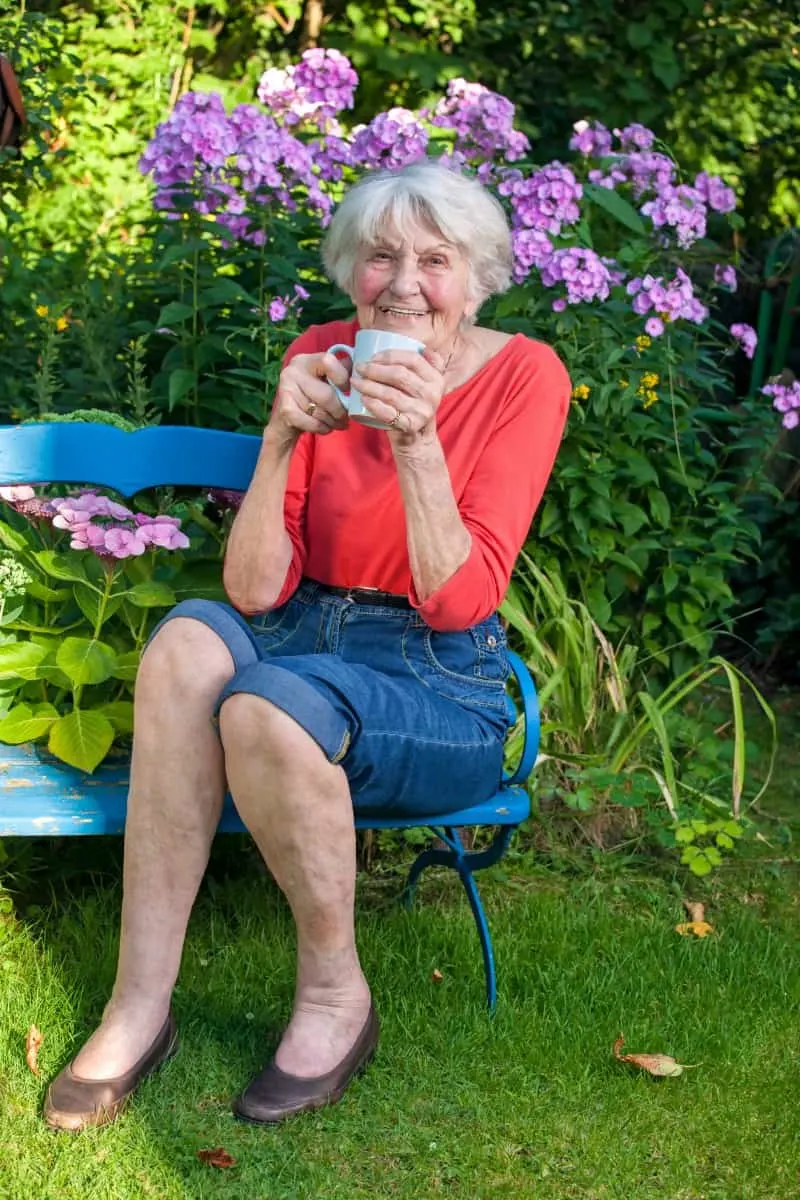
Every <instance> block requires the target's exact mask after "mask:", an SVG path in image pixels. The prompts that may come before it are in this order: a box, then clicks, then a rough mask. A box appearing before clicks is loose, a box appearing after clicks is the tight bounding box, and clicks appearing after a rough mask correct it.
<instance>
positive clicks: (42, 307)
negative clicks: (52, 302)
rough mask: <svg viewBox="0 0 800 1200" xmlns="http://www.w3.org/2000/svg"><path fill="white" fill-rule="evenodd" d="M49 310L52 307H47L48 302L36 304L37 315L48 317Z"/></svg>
mask: <svg viewBox="0 0 800 1200" xmlns="http://www.w3.org/2000/svg"><path fill="white" fill-rule="evenodd" d="M49 312H50V309H49V308H48V307H47V305H46V304H37V305H36V315H37V317H46V316H47V315H48V313H49Z"/></svg>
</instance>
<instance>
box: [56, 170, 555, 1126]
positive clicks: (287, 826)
mask: <svg viewBox="0 0 800 1200" xmlns="http://www.w3.org/2000/svg"><path fill="white" fill-rule="evenodd" d="M324 261H325V265H326V268H327V270H328V272H329V274H330V275H331V277H332V278H333V279H334V280H335V281H336V283H337V284H339V285H340V286H341V287H342V288H343V289H344V290H345V291H346V292H347V293H348V295H349V296H350V297H351V298H352V301H353V304H354V306H355V318H354V320H352V321H347V322H333V323H330V324H327V325H320V326H315V327H312V328H310V329H309V330H307V332H306V333H304V334H303V335H302V336H301V337H300V338H298V340H297V341H296V342H295V343H294V344H293V345H292V346H291V348H290V350H289V352H288V353H287V356H286V361H285V364H284V367H283V371H282V374H281V377H280V383H279V386H278V391H277V395H276V397H275V403H274V406H273V410H272V415H271V417H270V421H269V425H268V426H267V428H266V430H265V432H264V437H263V443H262V447H261V452H260V456H259V459H258V464H257V466H256V470H255V473H254V475H253V479H252V482H251V484H250V487H249V490H248V492H247V495H246V496H245V499H244V502H243V504H242V507H241V509H240V511H239V513H238V515H237V518H236V521H235V523H234V526H233V530H232V532H231V536H230V541H229V544H228V548H227V554H226V559H225V568H224V582H225V588H226V591H227V594H228V596H229V598H230V601H231V606H228V605H224V604H214V603H211V602H205V601H197V600H193V601H186V602H184V603H182V604H179V605H178V606H177V608H175V609H174V610H173V611H172V612H171V613H170V614H169V615H168V617H167V618H166V619H165V620H164V621H163V622H162V623H161V625H160V626H159V627H158V629H157V631H156V633H155V634H154V636H153V638H152V640H151V642H150V644H149V647H148V649H147V651H146V653H145V654H144V656H143V659H142V664H141V668H140V671H139V677H138V681H137V689H136V709H135V730H136V736H135V742H134V752H133V765H132V771H131V789H130V799H129V805H128V819H127V827H126V835H125V868H124V900H123V908H122V931H121V942H120V953H119V965H118V973H117V978H116V983H115V986H114V990H113V994H112V996H111V999H110V1001H109V1003H108V1005H107V1007H106V1010H105V1013H104V1016H103V1020H102V1023H101V1025H100V1027H99V1028H98V1029H97V1031H96V1032H95V1033H94V1034H93V1035H92V1037H91V1038H90V1039H89V1041H88V1042H87V1043H86V1045H85V1046H84V1047H83V1049H82V1050H81V1051H80V1053H79V1054H78V1056H77V1058H76V1059H75V1060H74V1061H73V1062H72V1063H71V1064H70V1065H69V1066H68V1067H67V1068H66V1069H65V1070H64V1071H63V1072H62V1073H61V1074H60V1075H59V1076H58V1078H57V1079H56V1080H55V1081H54V1083H53V1084H52V1086H51V1088H50V1090H49V1093H48V1096H47V1101H46V1105H45V1117H46V1120H47V1122H48V1123H49V1124H50V1125H52V1126H54V1127H57V1128H59V1129H71V1130H77V1129H82V1128H84V1127H85V1126H87V1125H99V1124H102V1123H104V1122H106V1121H109V1120H111V1119H113V1118H114V1117H115V1116H116V1114H117V1112H118V1111H119V1109H120V1107H121V1106H122V1105H123V1103H124V1102H125V1100H126V1099H127V1098H128V1097H129V1096H130V1095H131V1093H132V1092H133V1091H134V1089H135V1088H136V1086H137V1085H138V1083H139V1082H140V1081H141V1080H142V1079H143V1078H144V1077H145V1076H146V1075H148V1074H149V1073H150V1072H151V1071H153V1070H154V1069H155V1068H156V1067H157V1066H158V1065H159V1064H160V1063H162V1062H163V1061H164V1060H165V1059H167V1058H168V1057H169V1056H170V1055H171V1054H172V1053H173V1052H174V1051H175V1049H176V1045H177V1040H176V1031H175V1024H174V1021H173V1017H172V1015H171V1012H170V998H171V994H172V989H173V986H174V984H175V980H176V977H177V974H178V968H179V964H180V958H181V950H182V946H183V941H184V936H185V932H186V926H187V921H188V918H189V914H190V910H191V908H192V904H193V902H194V899H195V896H196V894H197V890H198V887H199V884H200V881H201V878H202V876H203V873H204V871H205V868H206V864H207V862H208V857H209V848H210V846H211V842H212V839H213V837H214V831H215V829H216V827H217V823H218V821H219V817H220V810H221V807H222V803H223V797H224V795H225V791H226V788H227V789H228V790H229V791H230V793H231V795H232V797H233V801H234V803H235V805H236V808H237V810H238V812H239V813H240V815H241V817H242V820H243V821H244V823H245V825H246V826H247V828H248V829H249V831H250V833H251V834H252V836H253V838H254V839H255V842H256V844H257V846H258V848H259V850H260V851H261V853H262V854H263V856H264V859H265V861H266V863H267V865H268V867H269V869H270V871H271V872H272V874H273V876H274V877H275V879H276V880H277V882H278V884H279V886H280V887H281V889H282V891H283V892H284V894H285V896H286V899H287V900H288V903H289V905H290V907H291V911H292V914H293V917H294V920H295V923H296V927H297V978H296V993H295V1001H294V1008H293V1011H292V1015H291V1019H290V1021H289V1024H288V1027H287V1028H286V1030H285V1032H284V1034H283V1037H282V1039H281V1041H280V1044H279V1046H278V1049H277V1051H276V1053H275V1055H274V1058H273V1059H272V1060H271V1061H270V1062H269V1063H268V1065H267V1066H266V1067H265V1069H264V1070H263V1071H262V1072H261V1074H260V1075H258V1076H257V1077H256V1078H255V1079H254V1080H253V1082H252V1083H251V1084H250V1085H249V1087H248V1088H247V1089H246V1090H245V1091H244V1092H243V1093H242V1094H241V1095H240V1096H239V1097H238V1098H237V1099H236V1101H235V1102H234V1111H235V1113H236V1115H237V1116H239V1117H241V1118H243V1119H245V1120H249V1121H254V1122H264V1123H276V1122H279V1121H282V1120H284V1119H285V1118H286V1117H289V1116H292V1115H294V1114H297V1113H300V1112H303V1111H305V1110H308V1109H313V1108H318V1107H320V1106H321V1105H324V1104H327V1103H331V1102H334V1101H336V1100H338V1099H339V1097H340V1096H341V1095H342V1093H343V1092H344V1090H345V1088H346V1087H347V1085H348V1084H349V1082H350V1081H351V1079H352V1078H353V1076H354V1075H356V1074H357V1072H358V1071H359V1070H360V1069H361V1068H363V1067H364V1066H365V1064H366V1063H367V1062H368V1061H369V1060H370V1058H371V1057H372V1055H373V1054H374V1052H375V1048H376V1045H377V1041H378V1022H377V1018H376V1016H375V1011H374V1009H373V1006H372V1000H371V996H370V989H369V984H368V983H367V980H366V979H365V977H364V974H363V972H362V969H361V965H360V963H359V958H358V953H357V950H356V941H355V931H354V890H355V873H356V865H355V834H354V823H353V812H354V809H355V810H356V811H357V812H369V813H372V814H376V813H380V814H385V815H390V814H393V813H403V814H414V813H415V812H417V811H419V812H430V811H437V812H443V811H447V810H450V811H454V810H455V809H457V808H461V807H464V806H466V805H468V804H475V803H478V802H480V801H481V800H484V799H486V798H488V797H489V796H490V795H491V794H492V793H493V792H494V791H495V790H496V788H497V785H498V781H499V778H500V774H501V769H502V758H503V739H504V735H505V733H506V729H507V718H506V709H505V703H504V685H505V680H506V676H507V670H508V668H507V661H506V656H505V639H504V634H503V630H502V627H501V625H500V623H499V622H498V620H497V617H496V615H495V610H496V608H497V606H498V604H499V603H500V601H501V600H502V598H503V595H504V592H505V590H506V587H507V585H508V581H509V577H510V574H511V570H512V567H513V564H514V559H515V556H516V555H517V553H518V551H519V549H520V546H521V545H522V543H523V541H524V539H525V536H526V534H527V532H528V528H529V526H530V522H531V517H532V515H533V513H534V510H535V509H536V506H537V504H538V502H539V499H540V497H541V495H542V492H543V490H544V487H545V484H546V482H547V478H548V476H549V473H550V470H551V467H552V464H553V460H554V457H555V454H556V450H557V448H558V444H559V441H560V438H561V434H562V430H563V425H564V421H565V417H566V413H567V408H568V403H569V390H570V389H569V380H568V377H567V374H566V371H565V370H564V367H563V366H562V364H561V363H560V361H559V359H558V358H557V357H556V355H555V354H554V353H553V352H552V350H550V349H548V347H547V346H544V345H542V344H541V343H538V342H535V341H531V340H529V339H528V338H527V337H525V336H523V335H522V334H516V335H514V336H509V335H508V334H505V333H500V332H498V331H495V330H492V329H486V328H483V327H481V326H480V325H477V324H476V323H475V318H476V315H477V312H478V309H479V308H480V306H481V304H482V302H483V301H484V300H485V299H486V298H487V297H488V296H490V295H491V294H493V293H496V292H500V291H502V290H503V289H505V288H506V287H507V286H508V284H509V281H510V272H511V239H510V234H509V229H508V225H507V223H506V219H505V216H504V214H503V211H502V208H501V207H500V205H499V204H498V203H497V202H496V201H495V200H494V199H493V198H492V197H491V195H490V194H489V193H488V192H487V191H486V190H485V189H484V188H483V187H482V186H481V185H480V184H479V183H477V182H476V181H475V180H473V179H469V178H467V177H465V176H462V175H459V174H457V173H455V172H452V171H450V170H447V169H445V168H444V167H442V166H441V165H438V164H436V163H431V162H424V163H417V164H414V165H413V166H410V167H406V168H404V169H402V170H399V171H383V172H382V171H378V172H374V173H373V174H370V175H369V176H367V177H366V178H365V179H364V180H362V181H361V182H360V183H359V184H357V185H356V186H355V187H354V188H352V189H351V190H350V191H349V192H348V194H347V195H346V196H345V198H344V200H343V201H342V203H341V205H340V207H339V209H338V210H337V213H336V215H335V216H334V219H333V222H332V224H331V226H330V230H329V232H328V235H327V239H326V242H325V247H324ZM359 329H361V330H364V329H377V330H390V331H393V332H395V333H402V334H405V335H407V336H408V337H410V338H414V339H416V340H417V341H418V342H420V343H423V344H424V352H423V353H418V352H416V351H412V350H408V349H402V350H398V349H394V350H389V351H384V352H382V353H380V354H378V355H376V356H375V357H374V358H373V359H372V361H370V362H368V363H366V364H361V365H359V366H358V367H357V368H356V371H355V373H354V374H353V377H352V385H353V386H354V387H356V388H357V389H358V391H359V392H360V393H361V396H362V400H363V403H364V406H365V408H366V409H367V410H368V411H369V413H371V414H372V416H373V418H375V419H377V420H378V421H379V422H382V423H383V424H384V425H385V426H388V428H387V429H380V428H375V427H370V426H367V425H365V424H362V423H358V422H357V421H356V420H354V419H349V418H348V416H347V413H346V412H345V410H344V409H343V407H342V405H341V404H340V402H339V400H338V399H337V395H336V392H335V390H334V387H333V386H332V384H334V385H338V386H339V387H340V388H346V387H347V386H348V382H349V374H350V372H349V364H347V365H346V364H344V363H343V362H342V361H341V359H339V358H338V357H336V355H334V354H331V353H329V352H328V351H329V348H330V347H331V346H333V345H334V344H335V343H341V342H345V343H352V340H353V336H354V334H355V332H356V331H357V330H359Z"/></svg>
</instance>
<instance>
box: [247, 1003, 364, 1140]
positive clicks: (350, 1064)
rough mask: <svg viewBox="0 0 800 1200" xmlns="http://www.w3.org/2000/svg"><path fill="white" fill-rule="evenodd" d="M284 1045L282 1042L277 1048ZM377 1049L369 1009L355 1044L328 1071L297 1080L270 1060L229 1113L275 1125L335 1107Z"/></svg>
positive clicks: (258, 1123) (298, 1077) (257, 1123)
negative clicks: (332, 1105) (300, 1115)
mask: <svg viewBox="0 0 800 1200" xmlns="http://www.w3.org/2000/svg"><path fill="white" fill-rule="evenodd" d="M292 1022H293V1023H294V1017H293V1018H292ZM315 1023H316V1022H315ZM298 1028H299V1026H298ZM287 1032H288V1031H287ZM284 1044H285V1039H284V1041H283V1042H281V1048H283V1047H284ZM377 1046H378V1018H377V1016H376V1015H375V1010H374V1008H372V1006H371V1005H370V1007H369V1010H368V1012H367V1017H366V1020H365V1021H364V1023H363V1025H362V1026H361V1029H360V1031H359V1033H358V1035H357V1037H356V1039H355V1041H354V1042H353V1044H352V1045H351V1046H350V1047H349V1049H348V1051H347V1053H346V1054H345V1055H344V1057H343V1058H341V1059H340V1060H339V1061H338V1062H337V1063H336V1064H335V1065H334V1066H333V1067H332V1068H331V1069H330V1070H328V1071H327V1072H325V1073H324V1074H321V1073H320V1072H319V1068H317V1070H316V1073H315V1075H314V1076H307V1075H306V1076H298V1075H293V1074H291V1073H289V1072H287V1071H285V1070H284V1069H282V1068H281V1067H280V1066H278V1065H277V1062H276V1059H273V1060H272V1062H270V1063H268V1064H267V1066H266V1067H265V1068H264V1070H263V1071H262V1072H261V1073H260V1075H257V1076H256V1078H255V1079H254V1080H253V1081H252V1082H251V1083H250V1085H249V1086H248V1087H247V1088H246V1089H245V1091H244V1092H243V1093H242V1094H241V1096H237V1098H236V1100H235V1101H234V1105H233V1111H234V1113H235V1115H236V1116H237V1117H239V1118H240V1119H241V1120H243V1121H250V1122H251V1123H253V1124H256V1125H278V1124H280V1123H281V1122H282V1121H285V1120H287V1118H289V1117H295V1116H298V1115H299V1114H300V1113H304V1112H310V1111H312V1110H314V1109H317V1108H323V1107H324V1106H325V1105H328V1104H336V1102H337V1101H338V1100H341V1098H342V1096H343V1095H344V1093H345V1091H346V1090H347V1087H348V1086H349V1084H350V1083H351V1082H352V1080H353V1079H354V1078H355V1077H356V1075H358V1074H360V1073H361V1071H363V1069H364V1068H365V1067H366V1066H367V1064H368V1063H369V1062H370V1061H371V1060H372V1058H373V1056H374V1054H375V1051H376V1049H377Z"/></svg>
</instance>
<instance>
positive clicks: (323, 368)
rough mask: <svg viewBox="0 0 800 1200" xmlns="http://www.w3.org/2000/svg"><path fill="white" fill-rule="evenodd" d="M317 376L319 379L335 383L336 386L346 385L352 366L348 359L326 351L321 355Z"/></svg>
mask: <svg viewBox="0 0 800 1200" xmlns="http://www.w3.org/2000/svg"><path fill="white" fill-rule="evenodd" d="M319 365H320V371H319V377H320V378H321V379H329V380H330V381H331V383H335V384H336V386H337V387H340V388H345V387H347V384H348V381H349V379H350V374H351V371H352V366H351V363H350V360H349V359H346V358H337V356H336V355H335V354H328V353H327V352H326V353H325V354H323V355H322V356H321V361H320V364H319Z"/></svg>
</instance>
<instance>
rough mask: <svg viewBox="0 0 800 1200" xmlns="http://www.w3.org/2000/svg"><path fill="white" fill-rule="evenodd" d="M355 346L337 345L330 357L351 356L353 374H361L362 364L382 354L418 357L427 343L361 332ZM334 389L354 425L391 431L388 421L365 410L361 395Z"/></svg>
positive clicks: (372, 331)
mask: <svg viewBox="0 0 800 1200" xmlns="http://www.w3.org/2000/svg"><path fill="white" fill-rule="evenodd" d="M355 342H356V344H355V346H345V345H344V343H337V344H336V345H335V346H331V347H330V349H329V351H328V353H329V354H347V355H349V357H350V360H351V362H352V364H353V370H354V371H357V369H358V366H359V364H360V363H365V362H369V360H370V359H371V358H374V357H375V355H376V354H378V353H379V352H380V351H381V350H416V352H417V354H421V353H422V351H423V350H424V349H425V343H424V342H418V341H417V340H416V339H415V338H410V337H406V336H405V334H402V333H391V332H390V331H389V330H386V329H359V331H358V333H357V334H356V338H355ZM331 387H332V388H333V390H334V391H335V392H336V395H337V396H338V397H339V400H340V402H341V404H342V406H343V408H345V409H347V413H348V416H350V417H352V418H353V420H354V421H359V422H360V423H361V424H362V425H371V426H372V427H373V429H390V428H391V426H390V425H388V424H387V423H386V422H385V421H379V420H378V418H377V417H373V416H372V415H371V414H370V413H369V412H368V410H367V409H366V408H364V404H363V402H362V400H361V393H360V392H358V391H357V390H356V389H355V388H352V387H351V389H350V391H349V392H343V391H342V390H341V388H338V387H337V386H336V384H335V383H332V384H331Z"/></svg>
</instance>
